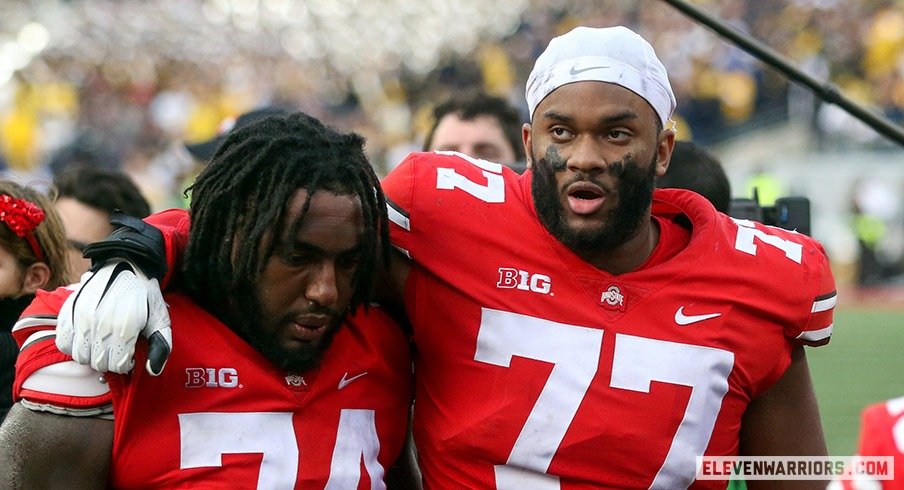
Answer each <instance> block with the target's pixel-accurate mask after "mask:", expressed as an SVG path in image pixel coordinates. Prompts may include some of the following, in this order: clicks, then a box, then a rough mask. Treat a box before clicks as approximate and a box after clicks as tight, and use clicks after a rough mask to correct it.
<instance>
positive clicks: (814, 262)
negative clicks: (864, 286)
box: [785, 238, 838, 346]
mask: <svg viewBox="0 0 904 490" xmlns="http://www.w3.org/2000/svg"><path fill="white" fill-rule="evenodd" d="M804 260H806V261H807V262H808V265H809V267H808V268H807V272H808V276H809V277H808V278H807V281H806V283H809V284H812V285H813V288H814V289H813V291H812V296H811V297H812V298H813V304H812V307H811V308H810V315H809V318H808V319H807V321H806V323H805V324H803V325H802V326H798V325H793V326H791V327H790V328H786V331H785V334H786V335H787V336H788V337H791V338H793V339H796V340H797V342H799V343H801V344H804V345H809V346H820V345H825V344H828V343H829V340H831V338H832V330H833V328H834V325H835V304H836V303H837V301H838V294H837V292H836V291H835V276H834V275H833V274H832V268H831V265H830V263H829V257H828V255H827V254H826V251H825V249H824V248H823V247H822V245H820V244H819V243H818V242H817V241H815V240H812V239H809V238H808V239H807V241H806V242H804Z"/></svg>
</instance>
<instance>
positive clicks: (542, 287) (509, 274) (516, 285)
mask: <svg viewBox="0 0 904 490" xmlns="http://www.w3.org/2000/svg"><path fill="white" fill-rule="evenodd" d="M496 287H497V288H501V289H520V290H522V291H531V292H534V293H540V294H549V295H550V296H552V293H551V292H550V290H552V279H550V278H549V276H547V275H543V274H531V273H530V272H527V271H522V270H519V269H512V268H510V267H500V268H499V282H497V283H496Z"/></svg>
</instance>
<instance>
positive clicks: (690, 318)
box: [675, 306, 722, 326]
mask: <svg viewBox="0 0 904 490" xmlns="http://www.w3.org/2000/svg"><path fill="white" fill-rule="evenodd" d="M718 316H722V314H721V313H710V314H708V315H685V314H684V307H683V306H682V307H681V308H678V311H676V312H675V323H677V324H678V325H682V326H683V325H690V324H691V323H697V322H702V321H703V320H709V319H710V318H716V317H718Z"/></svg>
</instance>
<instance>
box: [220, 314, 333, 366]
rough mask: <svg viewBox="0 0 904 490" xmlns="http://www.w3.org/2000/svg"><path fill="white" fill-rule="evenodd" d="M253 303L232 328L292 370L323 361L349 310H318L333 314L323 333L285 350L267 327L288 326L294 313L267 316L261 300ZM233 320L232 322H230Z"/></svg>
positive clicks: (275, 335) (273, 361) (262, 352)
mask: <svg viewBox="0 0 904 490" xmlns="http://www.w3.org/2000/svg"><path fill="white" fill-rule="evenodd" d="M252 303H253V304H251V305H249V306H248V307H246V309H245V310H244V311H245V312H244V314H240V315H238V319H237V321H236V322H235V323H237V324H238V325H237V328H232V329H233V331H235V332H236V333H237V334H238V335H239V336H240V337H242V338H243V339H244V340H245V341H246V342H248V344H249V345H251V347H254V349H255V350H257V351H258V352H260V353H261V354H263V356H264V357H266V358H267V359H269V360H270V362H272V363H273V364H275V365H276V366H277V367H279V368H280V369H282V370H284V371H287V372H290V373H303V372H305V371H308V370H310V369H312V368H314V367H316V366H317V365H319V364H320V361H321V360H322V359H323V353H324V352H326V350H327V349H328V348H329V347H330V345H331V344H332V342H333V337H334V336H335V335H336V332H338V331H339V328H341V326H342V322H343V320H345V317H346V315H347V313H348V312H345V313H342V314H340V313H337V312H335V311H333V310H329V309H323V310H318V311H317V313H323V314H328V315H330V316H331V317H332V318H333V320H332V321H331V322H330V324H329V325H327V327H326V331H325V332H324V333H323V335H322V336H321V337H320V338H319V339H317V340H314V341H311V342H308V343H306V344H305V345H304V346H302V347H299V348H297V349H286V348H285V347H283V346H282V345H280V343H279V338H278V336H277V334H276V333H275V332H272V331H268V329H267V328H265V327H267V326H276V325H285V324H287V323H290V322H291V318H293V317H292V316H291V315H287V316H286V317H283V318H280V319H273V318H268V317H266V316H265V315H264V313H263V310H262V308H261V306H260V301H259V300H258V299H257V298H255V300H254V301H253V302H252ZM230 323H232V322H230Z"/></svg>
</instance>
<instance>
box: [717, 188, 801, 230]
mask: <svg viewBox="0 0 904 490" xmlns="http://www.w3.org/2000/svg"><path fill="white" fill-rule="evenodd" d="M728 215H729V216H731V217H732V218H739V219H747V220H751V221H759V222H760V223H763V224H764V225H770V226H777V227H779V228H784V229H786V230H795V231H797V232H798V233H803V234H804V235H807V236H810V200H809V199H807V198H806V197H803V196H789V197H780V198H778V199H776V200H775V205H774V206H761V205H760V200H759V196H758V195H757V191H756V189H754V190H753V199H744V198H735V199H732V200H731V203H730V204H729V206H728Z"/></svg>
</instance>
